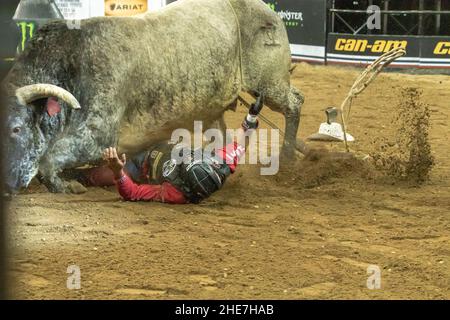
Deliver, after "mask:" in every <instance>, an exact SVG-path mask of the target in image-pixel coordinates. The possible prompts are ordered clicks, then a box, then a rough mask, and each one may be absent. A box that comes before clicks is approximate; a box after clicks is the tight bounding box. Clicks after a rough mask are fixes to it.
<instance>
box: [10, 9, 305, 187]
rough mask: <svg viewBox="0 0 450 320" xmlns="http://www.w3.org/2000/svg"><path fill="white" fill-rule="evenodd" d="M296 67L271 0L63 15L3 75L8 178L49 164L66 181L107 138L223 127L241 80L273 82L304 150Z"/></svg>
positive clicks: (126, 142)
mask: <svg viewBox="0 0 450 320" xmlns="http://www.w3.org/2000/svg"><path fill="white" fill-rule="evenodd" d="M239 35H240V37H241V41H239ZM240 44H241V45H240ZM241 66H242V69H240V67H241ZM290 68H291V56H290V49H289V43H288V39H287V33H286V29H285V27H284V23H283V21H282V20H281V19H280V18H279V17H278V15H277V14H276V13H275V12H274V11H272V10H270V9H269V8H268V6H267V5H266V4H265V3H264V2H262V1H260V0H246V1H242V0H229V1H228V0H181V1H178V2H176V3H174V4H172V5H169V6H168V7H166V8H164V9H162V10H160V11H158V12H153V13H148V14H145V15H141V16H137V17H130V18H92V19H87V20H84V21H83V22H82V23H81V28H79V29H72V30H71V29H69V28H68V27H67V24H66V23H64V22H63V21H56V22H52V23H50V24H48V25H46V26H44V27H43V28H41V29H40V30H39V31H38V32H37V33H36V34H35V35H34V37H33V39H32V40H31V41H30V43H29V45H28V48H27V49H26V50H25V52H24V53H23V54H22V55H21V56H20V57H19V58H18V61H17V62H16V64H15V65H14V66H13V68H12V70H11V72H10V73H9V75H8V76H7V78H6V79H5V82H4V83H3V84H4V86H5V87H6V89H7V92H8V93H9V97H10V98H9V103H8V109H7V116H8V120H7V128H6V130H8V131H7V132H6V133H5V134H4V137H5V139H4V141H5V142H6V150H7V151H6V154H7V157H6V158H7V159H6V161H5V163H6V165H7V166H8V168H7V169H6V173H7V184H8V185H9V187H10V188H11V189H18V188H20V187H26V186H27V185H28V184H29V182H30V181H31V179H32V178H33V177H34V176H35V175H36V174H37V173H38V172H39V173H40V174H41V176H42V177H43V181H44V182H45V183H46V185H47V186H48V187H49V189H50V190H51V191H53V192H64V191H65V190H66V185H67V184H66V183H65V182H64V181H63V180H62V179H61V178H60V177H59V173H60V172H61V171H62V170H63V169H66V168H73V167H76V166H79V165H83V164H86V163H92V162H95V161H97V160H99V156H100V154H101V150H102V149H103V148H105V147H107V146H111V145H116V144H118V143H119V148H122V150H124V151H126V152H130V151H131V152H134V151H137V150H143V149H144V148H146V147H148V146H149V145H151V144H152V143H154V142H156V141H158V140H163V139H166V138H169V137H170V134H171V132H172V130H174V129H176V128H182V127H185V126H186V124H187V123H192V122H193V120H201V121H204V123H205V125H209V124H211V123H213V122H214V121H219V123H220V124H221V125H222V126H223V125H224V122H223V114H224V112H225V111H226V110H227V109H230V108H233V107H234V106H235V104H236V101H237V98H238V93H239V92H240V90H244V91H247V92H252V91H262V92H263V93H264V94H265V96H266V104H267V105H268V106H269V107H270V108H271V109H272V110H274V111H277V112H280V113H282V114H283V115H284V116H285V119H286V130H285V131H286V138H285V142H284V146H283V152H284V153H285V154H286V155H291V156H292V155H293V154H294V147H295V144H296V134H297V130H298V125H299V117H300V106H301V104H302V102H303V97H302V95H301V94H300V92H299V91H298V90H297V89H295V88H294V87H291V85H290V73H289V70H290ZM241 71H242V76H243V79H241ZM241 80H243V81H241ZM124 128H125V129H124ZM121 129H123V130H122V132H127V134H126V135H125V134H121V133H120V132H121Z"/></svg>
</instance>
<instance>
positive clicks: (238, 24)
mask: <svg viewBox="0 0 450 320" xmlns="http://www.w3.org/2000/svg"><path fill="white" fill-rule="evenodd" d="M227 3H228V5H229V6H230V8H231V11H233V14H234V19H235V21H236V26H237V31H238V41H239V73H240V76H241V84H240V88H239V92H240V91H242V87H243V86H245V81H244V72H243V71H242V38H241V24H240V23H239V18H238V15H237V13H236V10H234V7H233V5H232V4H231V1H230V0H227Z"/></svg>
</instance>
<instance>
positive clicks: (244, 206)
mask: <svg viewBox="0 0 450 320" xmlns="http://www.w3.org/2000/svg"><path fill="white" fill-rule="evenodd" d="M360 71H361V70H358V69H344V68H337V67H323V66H311V65H307V64H299V65H298V67H297V68H296V70H295V71H294V74H293V76H292V81H293V83H294V85H296V86H297V87H298V88H300V89H301V90H302V91H303V92H304V93H305V96H306V103H305V104H304V107H303V110H302V120H301V128H300V131H299V137H302V138H305V137H307V136H309V135H310V134H312V133H315V132H316V131H317V130H318V127H319V124H320V123H321V122H323V121H324V120H325V116H324V111H323V110H324V109H325V107H327V106H330V105H340V103H341V102H342V100H343V99H344V97H345V95H346V94H347V92H348V90H349V88H350V87H351V85H352V84H353V81H354V79H355V78H356V77H357V75H358V74H359V72H360ZM405 88H418V89H421V90H422V91H423V95H422V97H421V100H422V102H424V103H426V104H428V105H429V108H430V112H431V117H430V123H431V127H430V131H429V141H430V144H431V152H432V155H433V156H434V160H435V165H434V167H433V170H432V171H431V174H430V179H429V180H428V181H426V182H425V183H424V184H422V185H421V186H417V185H415V184H412V183H410V182H408V181H406V182H405V181H396V179H395V178H394V177H389V176H386V175H384V176H383V175H382V174H381V175H380V174H379V173H380V172H377V171H376V170H374V169H373V168H372V169H371V168H370V167H366V166H365V165H364V163H365V162H364V163H363V164H361V162H359V161H358V162H357V161H350V162H348V161H336V162H334V161H330V160H328V161H324V160H321V158H318V159H314V158H312V159H302V158H301V157H300V156H299V157H298V158H299V159H298V161H296V162H292V163H291V164H290V165H289V167H288V168H285V169H283V170H282V171H281V172H280V173H279V174H278V175H276V176H266V177H261V176H260V175H259V174H258V173H259V170H258V168H256V167H255V166H250V165H244V166H242V167H240V168H239V169H238V172H237V173H236V174H234V175H233V176H232V177H231V178H230V179H229V181H228V182H227V184H226V186H225V187H224V189H222V190H221V191H220V192H218V193H217V194H215V195H214V196H213V197H211V198H210V199H208V200H207V201H205V202H204V203H202V204H200V205H178V206H177V205H164V204H158V203H130V202H123V201H121V200H120V199H119V196H118V195H117V194H116V193H115V190H114V189H113V188H109V189H102V188H90V189H89V191H88V192H87V193H85V194H81V195H61V194H57V195H55V194H50V193H47V192H45V190H43V189H42V188H34V189H33V191H32V192H30V191H28V192H27V193H26V194H21V195H19V196H17V197H15V198H14V199H13V200H12V201H11V203H10V213H11V219H10V220H11V223H12V224H13V225H15V226H16V228H15V229H14V231H12V234H11V238H12V240H11V243H12V247H13V249H14V252H13V254H12V261H11V274H12V275H13V282H12V283H13V284H14V285H15V289H14V290H13V292H12V294H13V296H14V297H16V298H26V299H36V298H38V299H55V298H56V299H67V298H69V299H113V298H119V299H206V298H212V299H230V298H238V299H253V298H254V299H318V298H319V299H449V298H450V231H449V230H450V158H449V154H450V142H449V137H450V126H449V121H450V108H449V101H450V90H449V88H450V77H448V76H436V75H435V76H433V75H409V74H399V73H383V74H381V75H380V76H379V77H378V78H377V80H376V81H375V82H374V83H373V84H372V85H371V86H370V87H369V88H368V89H367V90H366V91H365V92H364V93H363V94H362V95H361V96H360V97H359V98H358V99H357V100H356V101H355V103H354V105H353V109H352V117H351V123H350V127H349V132H350V133H351V134H352V135H354V136H355V137H356V139H357V140H356V142H355V143H353V144H352V145H351V148H352V150H353V151H355V152H357V153H359V154H369V153H372V152H374V151H375V149H374V148H377V147H376V146H375V144H374V143H373V141H374V140H376V139H380V138H385V139H388V140H389V139H391V138H392V137H393V135H394V134H395V130H396V129H395V127H393V126H392V125H391V122H392V119H393V118H394V117H395V114H397V113H398V106H399V104H401V103H402V101H401V100H402V99H403V98H402V95H401V94H402V90H403V89H405ZM244 114H245V110H244V109H243V108H242V107H241V108H240V109H238V112H236V113H232V112H230V113H228V114H227V123H228V124H229V126H230V127H237V126H238V125H239V123H240V121H241V119H242V118H243V116H244ZM264 114H265V115H266V116H268V117H269V118H270V119H272V120H273V121H274V122H275V123H277V124H278V125H280V126H282V125H283V119H282V117H280V116H279V115H278V114H275V113H272V112H270V111H268V110H264ZM263 127H264V125H263ZM314 145H315V147H318V148H319V147H321V148H327V149H333V150H341V151H342V150H343V146H342V144H339V143H338V144H336V143H314ZM69 265H77V266H79V267H80V270H81V289H80V290H68V289H67V287H66V280H67V276H68V274H67V273H66V272H67V267H68V266H69ZM369 265H375V266H378V267H379V268H380V270H381V288H380V289H374V290H370V289H368V288H367V279H368V277H369V276H370V275H369V274H368V273H367V268H368V266H369Z"/></svg>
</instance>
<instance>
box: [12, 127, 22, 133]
mask: <svg viewBox="0 0 450 320" xmlns="http://www.w3.org/2000/svg"><path fill="white" fill-rule="evenodd" d="M20 130H21V128H20V127H15V128H14V129H13V130H12V132H13V133H15V134H18V133H20Z"/></svg>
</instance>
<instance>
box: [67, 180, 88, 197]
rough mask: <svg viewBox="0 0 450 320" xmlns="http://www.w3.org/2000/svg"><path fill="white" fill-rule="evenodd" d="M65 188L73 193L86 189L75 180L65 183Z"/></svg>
mask: <svg viewBox="0 0 450 320" xmlns="http://www.w3.org/2000/svg"><path fill="white" fill-rule="evenodd" d="M67 190H68V191H70V192H71V193H74V194H82V193H86V192H87V191H88V190H87V189H86V187H85V186H83V185H82V184H81V183H79V182H78V181H76V180H72V181H70V182H69V183H68V184H67Z"/></svg>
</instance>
